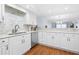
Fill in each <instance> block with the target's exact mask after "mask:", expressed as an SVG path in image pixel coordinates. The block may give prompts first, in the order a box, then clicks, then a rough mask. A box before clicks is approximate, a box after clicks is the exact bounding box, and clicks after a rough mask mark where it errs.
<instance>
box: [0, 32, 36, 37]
mask: <svg viewBox="0 0 79 59" xmlns="http://www.w3.org/2000/svg"><path fill="white" fill-rule="evenodd" d="M32 32H37V31H29V32H23V33H19V34H13V35H9V34H2V35H0V39H4V38H9V37H14V36H21V35H27V34H30V33H32Z"/></svg>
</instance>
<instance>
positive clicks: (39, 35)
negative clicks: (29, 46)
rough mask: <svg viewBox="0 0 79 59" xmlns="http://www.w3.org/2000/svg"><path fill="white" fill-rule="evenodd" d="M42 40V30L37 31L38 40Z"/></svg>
mask: <svg viewBox="0 0 79 59" xmlns="http://www.w3.org/2000/svg"><path fill="white" fill-rule="evenodd" d="M42 41H43V32H38V42H39V43H41V42H42Z"/></svg>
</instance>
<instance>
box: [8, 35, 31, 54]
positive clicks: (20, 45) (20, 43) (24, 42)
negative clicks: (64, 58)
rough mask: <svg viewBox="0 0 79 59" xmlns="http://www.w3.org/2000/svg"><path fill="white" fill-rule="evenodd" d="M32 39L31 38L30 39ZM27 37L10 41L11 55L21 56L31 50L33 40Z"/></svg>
mask: <svg viewBox="0 0 79 59" xmlns="http://www.w3.org/2000/svg"><path fill="white" fill-rule="evenodd" d="M30 38H31V37H30ZM30 38H29V39H28V36H27V35H22V36H15V37H12V38H11V39H9V47H10V54H11V55H21V54H24V53H25V52H27V51H28V50H29V49H30V48H31V39H30Z"/></svg>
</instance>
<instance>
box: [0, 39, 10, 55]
mask: <svg viewBox="0 0 79 59" xmlns="http://www.w3.org/2000/svg"><path fill="white" fill-rule="evenodd" d="M0 55H9V44H8V38H6V39H1V40H0Z"/></svg>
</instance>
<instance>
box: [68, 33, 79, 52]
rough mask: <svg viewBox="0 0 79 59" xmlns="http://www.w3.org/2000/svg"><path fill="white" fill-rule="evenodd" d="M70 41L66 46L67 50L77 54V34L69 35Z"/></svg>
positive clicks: (78, 45)
mask: <svg viewBox="0 0 79 59" xmlns="http://www.w3.org/2000/svg"><path fill="white" fill-rule="evenodd" d="M69 37H70V40H69V44H68V48H69V50H72V51H77V52H79V34H69Z"/></svg>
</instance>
